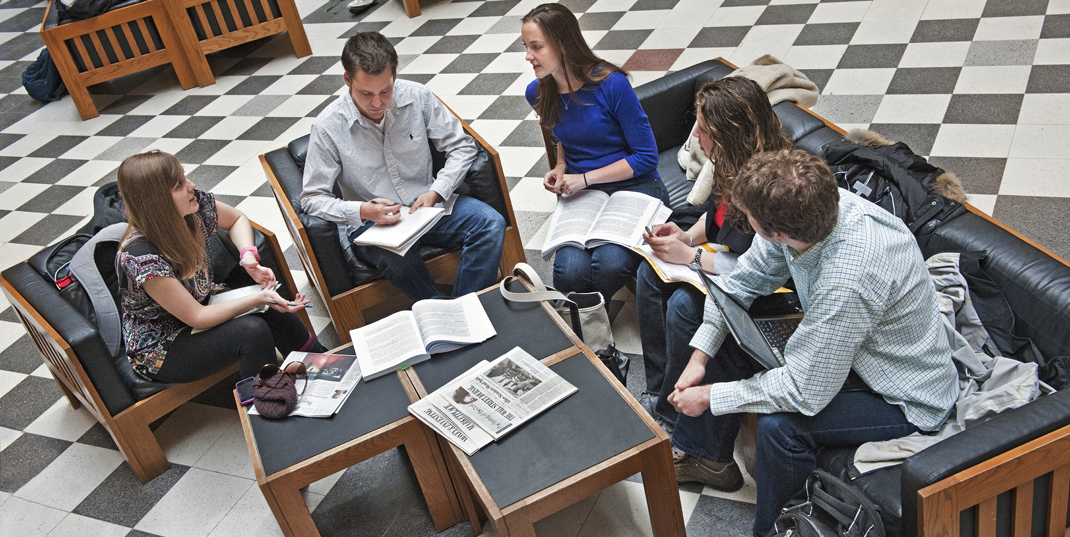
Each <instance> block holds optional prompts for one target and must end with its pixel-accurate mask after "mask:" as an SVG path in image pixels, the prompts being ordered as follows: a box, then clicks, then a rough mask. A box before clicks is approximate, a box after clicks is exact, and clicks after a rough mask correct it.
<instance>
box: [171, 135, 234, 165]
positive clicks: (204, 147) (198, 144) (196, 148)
mask: <svg viewBox="0 0 1070 537" xmlns="http://www.w3.org/2000/svg"><path fill="white" fill-rule="evenodd" d="M228 144H230V140H194V141H192V142H190V143H189V145H187V146H186V147H183V148H182V149H181V150H179V151H178V152H177V153H175V156H176V157H178V160H179V162H185V163H187V164H201V163H203V162H204V161H206V160H208V159H210V158H212V155H215V154H216V153H218V152H219V150H220V149H223V148H224V147H226V146H227V145H228Z"/></svg>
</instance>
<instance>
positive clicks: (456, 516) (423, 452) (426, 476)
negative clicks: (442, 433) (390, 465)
mask: <svg viewBox="0 0 1070 537" xmlns="http://www.w3.org/2000/svg"><path fill="white" fill-rule="evenodd" d="M410 424H411V428H410V430H409V431H408V432H407V434H406V435H405V436H406V438H408V440H407V441H406V442H405V451H406V452H407V453H408V454H409V461H410V462H412V467H413V470H415V471H416V480H417V481H419V483H420V490H421V491H422V492H423V495H424V499H425V500H426V501H427V509H428V511H431V519H432V520H433V521H434V522H435V529H437V530H438V531H443V530H445V529H447V528H450V527H453V526H454V525H456V524H457V523H459V522H461V521H462V520H464V518H463V517H462V515H461V512H460V503H459V502H458V500H457V495H456V493H455V492H454V490H453V487H452V486H451V485H450V484H449V483H447V482H445V481H443V479H442V475H441V474H440V473H439V465H438V464H437V463H436V458H435V455H434V451H433V450H434V447H432V446H431V442H432V441H433V440H430V439H428V437H427V435H426V434H424V427H423V425H421V424H420V422H418V421H416V420H413V421H411V422H410ZM435 447H437V446H435ZM441 457H442V455H441V454H439V458H440V459H441Z"/></svg>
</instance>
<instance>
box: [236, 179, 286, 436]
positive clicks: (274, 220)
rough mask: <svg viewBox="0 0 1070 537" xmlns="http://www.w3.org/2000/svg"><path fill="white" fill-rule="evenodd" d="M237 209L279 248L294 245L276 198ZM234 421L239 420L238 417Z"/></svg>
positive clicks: (258, 199)
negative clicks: (276, 240) (267, 232)
mask: <svg viewBox="0 0 1070 537" xmlns="http://www.w3.org/2000/svg"><path fill="white" fill-rule="evenodd" d="M237 208H238V210H240V211H241V212H243V213H245V215H246V216H248V217H249V219H250V220H252V221H253V222H256V223H257V224H260V225H261V226H263V227H266V228H268V229H269V230H271V232H272V233H274V234H275V237H276V238H277V239H278V240H279V246H282V245H283V243H285V244H286V246H289V245H290V244H292V240H291V239H289V235H290V233H289V231H287V230H286V223H285V222H283V220H282V213H280V212H279V205H278V204H277V203H275V198H261V197H249V198H245V201H242V202H241V203H239V204H238V207H237ZM284 248H285V247H284ZM234 419H237V415H235V417H234Z"/></svg>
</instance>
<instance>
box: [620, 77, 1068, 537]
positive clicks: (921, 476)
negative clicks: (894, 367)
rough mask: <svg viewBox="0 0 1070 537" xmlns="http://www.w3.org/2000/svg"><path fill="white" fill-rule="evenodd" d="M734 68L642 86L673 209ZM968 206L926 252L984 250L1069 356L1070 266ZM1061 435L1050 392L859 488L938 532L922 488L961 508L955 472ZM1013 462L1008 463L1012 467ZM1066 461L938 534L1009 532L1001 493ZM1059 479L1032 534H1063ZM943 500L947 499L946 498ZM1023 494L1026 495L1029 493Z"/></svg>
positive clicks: (1008, 483)
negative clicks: (701, 113)
mask: <svg viewBox="0 0 1070 537" xmlns="http://www.w3.org/2000/svg"><path fill="white" fill-rule="evenodd" d="M733 70H734V67H732V66H731V65H729V64H727V63H726V62H723V61H722V60H720V59H717V60H710V61H706V62H703V63H700V64H698V65H695V66H692V67H689V68H687V69H683V70H681V71H677V72H675V73H673V74H670V75H668V76H665V77H663V78H661V79H658V80H655V81H653V82H650V83H648V84H644V85H642V86H640V87H638V88H636V90H635V91H636V94H638V96H639V100H640V102H641V103H642V105H643V108H644V109H645V110H646V112H647V115H648V116H649V117H650V123H651V127H652V128H653V129H654V137H655V138H656V140H657V143H658V152H659V154H660V157H659V165H658V172H659V173H660V174H661V177H662V180H663V181H665V185H666V187H668V189H669V193H670V198H671V200H672V207H673V209H674V210H677V211H679V210H681V209H686V208H687V205H688V204H687V201H686V199H687V194H688V193H689V192H690V190H691V186H692V183H691V182H689V181H687V180H686V178H685V177H684V172H683V170H681V169H680V166H679V164H678V163H677V160H676V153H677V151H678V149H679V147H680V146H681V145H682V144H683V143H684V142H685V141H686V139H687V137H688V136H689V134H690V129H691V128H692V126H693V125H694V122H695V110H694V95H695V92H696V91H697V90H698V89H699V88H700V87H701V86H702V85H703V84H704V83H706V82H708V81H711V80H716V79H719V78H721V77H724V76H725V75H727V74H729V73H731V72H732V71H733ZM773 109H774V111H776V113H777V116H778V117H779V118H780V121H781V123H782V124H783V128H784V130H785V131H786V132H787V133H788V134H789V135H790V136H791V138H792V140H793V141H794V142H795V145H796V147H799V148H801V149H804V150H806V151H809V152H811V153H814V154H818V155H820V154H822V148H823V147H824V146H825V145H826V144H828V143H829V142H833V141H839V140H842V139H843V137H844V136H843V135H844V132H843V131H842V129H839V128H838V127H836V126H835V125H833V124H831V123H829V122H828V121H827V120H825V119H823V118H821V117H820V116H817V115H816V114H813V113H812V112H810V111H809V110H807V109H805V108H803V107H800V106H798V105H796V104H795V103H791V102H784V103H780V104H778V105H776V106H775V107H773ZM967 209H969V210H970V212H969V213H967V214H964V215H962V216H959V217H957V218H954V219H951V220H947V221H945V222H942V223H940V224H939V226H938V227H936V228H935V230H934V232H933V234H932V235H931V237H930V238H929V240H928V241H927V242H926V243H925V245H924V249H923V254H924V255H925V256H930V255H933V254H935V253H939V252H948V251H955V252H984V253H985V258H984V260H983V261H982V265H981V266H982V269H983V270H985V271H986V273H988V274H989V275H990V276H991V277H992V278H993V279H994V280H995V282H996V284H997V285H998V287H999V288H1000V290H1001V291H1002V292H1003V293H1004V294H1005V296H1006V297H1007V301H1008V302H1009V304H1010V307H1011V310H1012V311H1010V312H1008V313H1010V314H1013V316H1014V327H1015V334H1016V335H1018V336H1022V337H1028V338H1030V339H1032V340H1033V342H1035V343H1036V345H1037V347H1038V349H1039V350H1040V352H1041V354H1042V355H1044V356H1048V357H1053V356H1062V355H1068V354H1070V307H1068V305H1070V265H1068V264H1067V262H1066V261H1064V260H1062V259H1060V258H1058V257H1055V256H1054V255H1052V254H1051V253H1050V252H1048V251H1046V250H1043V249H1042V248H1040V247H1038V246H1037V245H1035V244H1033V243H1031V242H1029V241H1027V240H1025V239H1023V238H1021V237H1020V236H1019V235H1017V234H1016V233H1014V232H1013V231H1011V230H1009V229H1007V228H1005V227H1004V226H1003V225H1002V224H1000V223H999V222H998V221H995V220H992V219H991V218H990V217H988V216H985V215H984V214H982V213H980V212H979V211H977V210H976V209H974V208H973V207H970V206H968V205H967ZM1054 431H1063V432H1070V393H1065V392H1060V393H1056V394H1053V395H1047V396H1043V397H1041V398H1040V399H1039V400H1037V401H1035V402H1033V403H1031V404H1029V405H1026V406H1024V407H1021V408H1018V409H1015V410H1012V411H1009V412H1005V413H1004V414H1002V415H999V416H997V417H995V418H993V419H992V420H990V421H988V422H986V423H984V424H982V425H980V426H977V427H975V428H973V429H970V430H967V431H965V432H963V433H961V434H959V435H957V436H954V437H951V438H949V439H947V440H945V441H943V442H941V443H939V444H937V445H935V446H933V447H930V448H928V449H926V450H924V451H922V452H920V453H918V454H916V455H914V456H913V457H910V458H909V459H907V461H906V463H904V464H903V465H901V466H899V467H893V468H888V469H884V470H879V471H876V472H873V473H871V474H867V475H865V476H862V477H860V478H858V479H856V480H854V484H855V485H857V486H858V487H859V488H861V489H862V490H864V491H865V493H866V494H867V495H868V496H869V497H870V498H871V499H873V500H874V501H875V502H876V503H877V504H878V505H880V507H881V509H882V517H883V518H884V522H885V526H886V529H887V530H888V535H890V536H893V537H894V536H899V535H902V536H913V535H919V534H921V535H925V536H928V535H934V534H935V533H934V530H935V529H936V528H937V527H940V526H939V523H937V522H936V521H937V520H938V519H939V518H940V517H938V516H937V515H936V514H935V513H936V511H934V510H933V509H935V508H934V507H931V506H930V507H928V509H929V510H928V511H927V512H926V514H925V517H924V518H922V517H920V516H919V498H920V496H919V491H922V490H923V489H926V488H927V487H930V486H932V487H933V488H929V489H928V490H926V491H925V492H926V494H925V495H924V496H925V497H926V498H927V500H926V501H933V502H934V503H933V505H940V506H941V508H944V507H946V506H947V505H951V504H952V503H954V502H950V501H946V500H947V495H948V494H950V493H947V492H941V493H939V494H938V493H936V492H934V491H936V490H938V489H939V490H942V491H945V490H949V489H947V488H944V487H945V486H946V485H949V484H951V483H953V482H955V481H957V480H958V479H959V477H960V476H957V475H956V474H958V473H959V472H977V471H978V470H977V468H979V467H981V466H983V465H986V464H988V465H991V464H994V463H995V462H996V459H998V458H999V457H1000V456H1001V454H1005V453H1006V452H1008V451H1009V450H1012V449H1014V448H1017V447H1019V446H1022V445H1023V444H1026V443H1028V442H1031V441H1034V440H1037V439H1039V438H1041V437H1044V436H1045V435H1047V434H1049V433H1053V432H1054ZM1052 445H1055V444H1052ZM853 453H854V448H853V447H849V448H841V449H832V450H826V451H824V452H823V453H821V454H820V455H819V461H818V464H819V466H820V467H822V468H825V469H826V470H829V471H830V472H832V473H834V474H837V475H840V476H842V477H847V473H846V472H847V465H848V464H849V463H850V462H851V456H852V455H853ZM1008 456H1013V455H1002V457H1004V458H1006V457H1008ZM1004 462H1006V461H1004ZM1014 462H1015V461H1014V460H1011V461H1010V464H1013V463H1014ZM1067 464H1068V463H1067V462H1065V461H1062V460H1060V459H1056V458H1049V459H1048V460H1047V461H1045V464H1038V465H1034V466H1031V467H1029V468H1021V469H1019V471H1016V472H1015V473H1014V476H1013V477H1012V478H1010V479H1005V480H1003V483H1001V486H1002V488H999V490H994V491H991V494H990V496H991V498H992V499H991V502H993V503H992V504H991V509H990V510H989V509H988V508H987V507H982V508H978V507H976V504H973V505H957V503H956V504H955V505H957V509H958V510H959V511H964V512H965V514H963V515H961V516H960V515H959V513H958V511H956V512H954V513H953V514H947V515H942V516H943V518H942V519H943V520H949V519H950V520H954V524H959V525H958V526H957V527H954V528H948V527H940V529H941V531H948V532H950V531H953V530H959V529H961V531H962V532H963V533H964V534H972V533H977V534H988V535H1009V534H1010V529H1009V528H1010V527H1011V520H1012V519H1014V518H1015V517H1017V518H1018V519H1020V518H1021V517H1022V516H1024V515H1022V514H1018V515H1014V514H1013V513H1014V512H1015V509H1013V508H1010V509H1008V508H1006V506H1005V505H1004V504H1001V507H1000V508H999V509H996V508H995V505H996V503H995V502H996V499H995V498H996V495H997V494H1000V493H1003V496H1001V499H1000V500H999V501H1000V502H1005V501H1009V500H1010V499H1011V495H1010V493H1004V492H1005V491H1010V490H1014V489H1015V488H1016V487H1019V486H1027V487H1029V488H1032V484H1031V482H1032V481H1033V480H1034V479H1036V478H1038V477H1039V478H1041V480H1038V482H1041V481H1042V480H1046V479H1048V477H1045V476H1050V475H1051V474H1049V472H1051V471H1052V470H1055V469H1056V468H1062V469H1061V470H1060V471H1061V472H1062V473H1061V474H1060V473H1059V472H1056V474H1054V475H1055V476H1059V475H1062V476H1063V477H1062V479H1063V480H1065V479H1066V475H1067V472H1068V468H1067V467H1066V466H1067ZM1056 481H1058V480H1057V479H1056V477H1052V478H1051V486H1050V488H1049V487H1043V486H1040V485H1038V486H1037V489H1038V490H1041V489H1044V490H1045V491H1046V492H1045V493H1044V494H1037V495H1031V497H1030V498H1029V499H1028V501H1029V502H1030V503H1031V504H1033V505H1029V506H1025V507H1019V508H1018V510H1019V512H1020V513H1028V512H1031V509H1033V507H1034V506H1036V509H1038V511H1037V512H1038V513H1044V512H1045V511H1046V512H1047V515H1046V516H1047V519H1046V524H1045V520H1044V517H1043V516H1041V515H1034V516H1035V517H1038V516H1039V518H1038V520H1039V522H1036V521H1035V523H1034V524H1033V527H1034V528H1037V530H1036V531H1034V532H1033V534H1034V535H1037V534H1039V533H1038V531H1039V532H1040V533H1044V532H1045V531H1047V532H1048V534H1052V533H1051V531H1055V532H1057V534H1059V535H1062V534H1063V532H1064V530H1063V528H1065V527H1066V524H1065V522H1066V519H1067V489H1068V488H1070V483H1068V482H1066V481H1060V482H1056ZM940 494H943V495H944V496H943V497H942V498H940V497H939V496H940ZM985 497H986V498H987V497H988V496H985ZM1022 498H1023V499H1025V496H1024V495H1023V496H1022ZM929 499H931V500H929ZM938 500H939V501H938ZM941 502H943V503H942V504H941ZM927 505H928V504H927ZM971 509H972V511H971ZM1060 510H1061V513H1062V514H1061V517H1062V518H1061V519H1060V518H1059V517H1060V515H1059V513H1060ZM982 511H984V512H983V513H982ZM989 514H990V515H991V516H989ZM949 517H950V518H949ZM988 519H991V520H990V522H991V524H992V525H990V526H988V527H989V528H992V529H991V533H985V532H983V531H981V530H980V527H981V524H979V521H981V520H988ZM1060 520H1061V522H1060ZM954 524H952V525H954ZM1016 525H1019V526H1021V525H1022V522H1021V521H1020V520H1018V522H1016ZM993 526H994V528H993ZM1024 527H1025V528H1026V530H1027V533H1028V529H1029V525H1028V524H1025V526H1024ZM996 528H998V531H997V529H996ZM1047 528H1054V530H1050V531H1049V530H1047ZM975 530H976V531H975ZM1015 535H1019V534H1018V533H1015Z"/></svg>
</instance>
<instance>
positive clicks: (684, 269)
mask: <svg viewBox="0 0 1070 537" xmlns="http://www.w3.org/2000/svg"><path fill="white" fill-rule="evenodd" d="M698 247H699V248H703V249H705V250H706V251H707V252H716V253H719V254H720V253H728V247H727V246H724V245H723V244H717V243H715V242H705V243H702V244H700V245H698ZM632 249H633V250H635V251H636V252H639V255H641V256H643V257H644V258H646V260H647V262H648V263H650V266H651V267H653V268H654V272H655V273H657V275H658V277H659V278H661V281H663V282H670V283H671V282H686V283H689V284H691V285H693V286H695V289H698V290H699V291H702V294H706V287H705V286H704V285H702V282H701V281H700V280H699V279H698V274H696V273H695V271H693V270H691V267H689V266H688V265H677V264H676V263H670V262H668V261H666V260H664V259H662V258H660V257H658V256H657V255H654V251H653V250H651V249H650V245H649V244H646V243H643V244H640V245H639V246H635V247H634V248H632ZM733 255H735V254H733ZM732 264H733V265H734V264H735V262H734V261H733V262H732Z"/></svg>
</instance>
